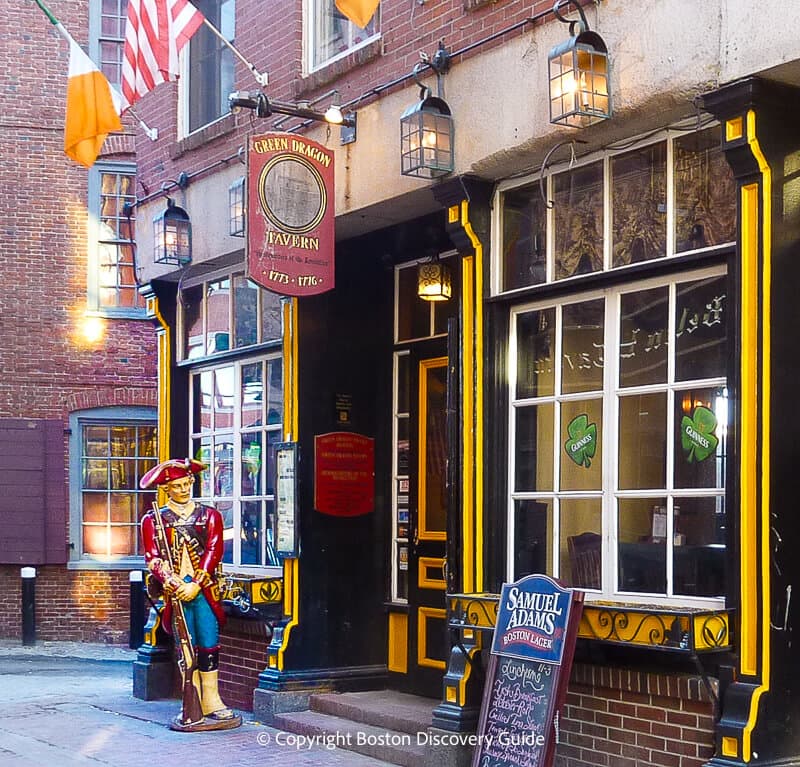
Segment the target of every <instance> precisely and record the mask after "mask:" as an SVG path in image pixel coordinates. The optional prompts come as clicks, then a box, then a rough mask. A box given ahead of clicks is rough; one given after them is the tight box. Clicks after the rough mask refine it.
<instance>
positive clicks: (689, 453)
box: [681, 405, 719, 463]
mask: <svg viewBox="0 0 800 767" xmlns="http://www.w3.org/2000/svg"><path fill="white" fill-rule="evenodd" d="M716 428H717V417H716V416H715V415H714V411H713V410H709V409H708V408H707V407H703V406H702V405H699V406H698V407H696V408H695V409H694V417H693V418H689V416H688V415H685V416H684V417H683V420H682V421H681V447H682V448H683V452H684V453H685V454H686V460H687V461H688V462H689V463H692V462H693V461H698V462H699V461H705V460H706V458H708V456H710V455H711V454H712V453H713V452H714V451H715V450H716V449H717V444H718V443H719V440H718V439H717V438H716V437H715V436H714V429H716Z"/></svg>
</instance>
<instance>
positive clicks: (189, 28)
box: [122, 0, 205, 109]
mask: <svg viewBox="0 0 800 767" xmlns="http://www.w3.org/2000/svg"><path fill="white" fill-rule="evenodd" d="M204 20H205V19H204V17H203V14H202V13H200V11H198V10H197V8H195V7H194V6H193V5H192V4H191V3H190V2H188V0H128V21H127V25H126V27H125V48H124V50H123V57H122V104H123V109H127V108H128V107H129V106H132V105H133V104H135V103H136V101H138V99H140V98H141V97H142V96H144V94H145V93H147V92H148V91H150V90H152V89H153V88H155V87H156V85H159V84H160V83H164V82H167V81H168V80H175V79H177V76H178V54H179V53H180V52H181V49H182V48H183V47H184V46H185V45H186V43H188V42H189V38H190V37H191V36H192V35H193V34H194V33H195V32H196V31H197V30H198V29H199V28H200V26H201V25H202V24H203V22H204Z"/></svg>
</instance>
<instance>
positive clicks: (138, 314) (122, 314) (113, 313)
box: [86, 307, 150, 320]
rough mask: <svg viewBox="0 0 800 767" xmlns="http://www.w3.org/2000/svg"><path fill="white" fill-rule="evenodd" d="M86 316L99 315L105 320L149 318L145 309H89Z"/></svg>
mask: <svg viewBox="0 0 800 767" xmlns="http://www.w3.org/2000/svg"><path fill="white" fill-rule="evenodd" d="M86 316H87V317H101V318H103V319H106V320H149V319H150V318H149V317H148V316H147V309H145V308H144V307H142V308H141V309H91V310H89V311H88V312H86Z"/></svg>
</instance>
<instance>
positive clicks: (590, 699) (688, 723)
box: [556, 664, 717, 767]
mask: <svg viewBox="0 0 800 767" xmlns="http://www.w3.org/2000/svg"><path fill="white" fill-rule="evenodd" d="M712 684H713V685H714V687H715V692H717V690H716V686H717V683H716V681H715V680H712ZM560 731H561V735H560V740H561V742H560V744H559V746H558V748H557V751H556V754H557V756H556V767H590V766H591V767H594V766H595V765H598V766H599V767H645V766H647V767H650V765H654V766H662V765H663V767H701V765H703V764H705V762H706V761H707V760H708V759H710V758H711V756H712V755H713V745H714V735H713V709H712V704H711V699H710V697H709V695H708V692H707V690H706V689H705V687H704V685H703V682H702V680H701V679H700V678H699V677H695V676H679V675H675V674H653V673H645V672H637V671H629V670H627V669H626V670H621V669H613V668H604V667H600V666H590V665H586V664H576V665H575V666H574V667H573V670H572V676H571V677H570V685H569V692H568V694H567V704H566V706H565V708H564V715H563V717H562V718H561V722H560Z"/></svg>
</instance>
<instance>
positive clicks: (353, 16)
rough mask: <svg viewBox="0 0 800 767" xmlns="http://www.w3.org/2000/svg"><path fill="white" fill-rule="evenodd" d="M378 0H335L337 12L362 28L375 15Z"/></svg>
mask: <svg viewBox="0 0 800 767" xmlns="http://www.w3.org/2000/svg"><path fill="white" fill-rule="evenodd" d="M379 2H380V0H336V7H337V8H338V9H339V12H340V13H342V14H343V15H345V16H347V18H348V19H350V21H352V22H353V24H355V25H356V26H357V27H361V29H364V28H365V27H366V26H367V24H369V22H370V19H371V18H372V17H373V16H374V15H375V11H376V10H377V8H378V4H379Z"/></svg>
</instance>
